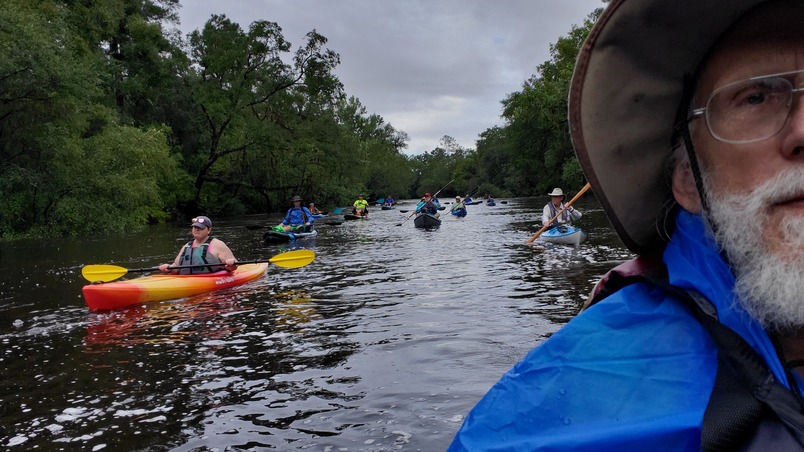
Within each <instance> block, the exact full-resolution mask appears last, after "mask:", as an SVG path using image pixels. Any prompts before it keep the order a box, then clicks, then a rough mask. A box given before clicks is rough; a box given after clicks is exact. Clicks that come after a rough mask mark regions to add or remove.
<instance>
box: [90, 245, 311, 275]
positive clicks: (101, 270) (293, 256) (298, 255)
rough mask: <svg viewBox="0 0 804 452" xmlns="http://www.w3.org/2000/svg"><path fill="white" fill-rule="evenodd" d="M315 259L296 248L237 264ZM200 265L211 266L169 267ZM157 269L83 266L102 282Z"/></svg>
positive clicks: (297, 264) (280, 264)
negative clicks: (266, 257)
mask: <svg viewBox="0 0 804 452" xmlns="http://www.w3.org/2000/svg"><path fill="white" fill-rule="evenodd" d="M313 259H315V253H314V252H313V251H312V250H296V251H288V252H287V253H282V254H277V255H276V256H274V257H272V258H270V259H268V260H265V259H255V260H251V261H237V264H238V265H242V264H259V263H263V262H270V263H272V264H274V265H276V266H278V267H284V268H299V267H304V266H305V265H307V264H309V263H310V262H312V261H313ZM200 267H209V264H197V265H180V266H176V267H173V266H170V267H168V268H169V269H170V270H176V269H180V268H200ZM155 271H159V267H147V268H125V267H119V266H117V265H105V264H99V265H85V266H84V267H83V268H81V274H82V275H83V276H84V278H86V279H87V280H88V281H101V282H109V281H114V280H115V279H117V278H121V277H123V276H125V275H126V273H140V272H155Z"/></svg>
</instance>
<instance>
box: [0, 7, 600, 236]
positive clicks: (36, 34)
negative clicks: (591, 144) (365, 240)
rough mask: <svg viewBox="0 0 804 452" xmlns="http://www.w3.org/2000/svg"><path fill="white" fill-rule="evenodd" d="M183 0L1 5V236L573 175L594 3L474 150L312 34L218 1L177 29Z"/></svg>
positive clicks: (124, 227) (510, 188) (524, 192)
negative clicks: (419, 123)
mask: <svg viewBox="0 0 804 452" xmlns="http://www.w3.org/2000/svg"><path fill="white" fill-rule="evenodd" d="M179 7H180V4H179V1H178V0H110V1H106V2H76V1H74V0H38V1H35V2H31V1H29V0H8V1H7V2H6V4H5V5H4V8H2V9H0V195H1V196H0V209H2V210H0V211H2V212H3V215H2V216H0V238H5V239H8V238H14V237H21V236H28V235H43V234H63V235H67V234H72V235H87V234H98V233H110V232H124V231H128V230H133V229H136V228H140V227H143V226H144V225H147V224H149V223H155V222H161V221H166V220H170V219H178V218H181V217H189V216H193V215H197V214H198V213H206V214H209V215H237V214H246V213H259V212H276V211H281V210H284V209H285V208H287V206H288V200H289V198H290V197H291V196H293V195H296V194H299V195H302V196H303V197H304V198H305V199H308V200H311V201H314V202H316V203H317V204H319V205H322V206H327V205H330V206H336V205H344V204H347V203H348V204H351V202H352V201H353V200H354V197H355V196H356V194H357V193H366V194H367V199H370V200H372V199H376V198H381V197H385V196H387V195H391V196H393V197H395V198H398V199H399V198H405V197H418V196H420V195H421V194H422V193H423V192H424V191H432V190H437V189H438V188H440V187H442V186H443V185H444V184H446V183H447V182H448V181H450V180H453V179H454V183H452V184H450V186H449V187H448V188H447V189H445V191H444V194H443V195H442V196H445V195H454V194H465V193H468V192H470V191H473V190H478V191H479V193H480V194H493V195H494V196H530V195H538V194H543V193H545V192H546V190H548V188H550V187H552V186H580V185H581V183H582V175H581V172H580V168H579V165H578V164H577V161H576V160H575V157H574V154H573V152H572V147H571V144H570V142H569V137H568V131H567V119H566V116H567V115H566V109H567V91H568V84H569V79H570V76H571V73H572V67H573V64H574V61H575V56H576V55H577V52H578V50H579V48H580V46H581V44H582V42H583V40H584V38H585V37H586V35H587V34H588V31H589V28H590V27H591V25H592V23H593V21H594V20H595V19H596V17H597V16H598V15H599V10H598V11H596V12H594V13H593V14H591V15H590V16H589V17H588V18H587V20H586V21H585V23H584V24H583V25H582V26H576V27H573V28H572V30H571V31H570V33H569V34H568V35H567V36H564V37H561V38H559V39H558V41H557V42H556V43H555V44H554V45H552V46H551V47H550V54H551V60H549V61H546V62H544V63H542V64H541V65H539V66H538V71H537V73H536V74H534V75H533V76H532V77H530V78H529V79H528V80H526V81H524V83H523V86H522V90H521V91H519V92H515V93H511V94H510V95H508V96H507V97H506V98H505V99H504V100H502V101H501V106H502V108H501V110H502V117H503V118H504V120H505V124H504V125H503V126H499V127H497V126H495V127H491V128H489V129H487V130H485V131H482V132H481V133H480V134H479V139H478V140H477V142H476V143H474V145H475V148H465V147H463V146H462V145H461V144H459V143H457V142H456V140H455V139H454V138H452V137H450V136H448V135H444V137H443V138H442V139H441V141H440V143H439V145H438V146H437V147H436V148H435V149H433V150H431V151H429V152H426V153H424V154H421V155H416V156H410V155H406V154H405V150H406V148H407V142H408V140H409V138H408V135H407V134H406V133H405V132H404V131H401V130H397V129H396V128H394V127H393V126H392V125H391V124H390V123H388V122H386V121H385V120H384V119H383V118H382V117H381V116H379V115H377V114H374V113H370V112H369V111H368V110H367V108H366V107H364V106H363V105H362V104H361V102H360V100H359V99H357V98H355V97H354V96H349V95H348V93H347V91H348V89H347V88H348V87H345V86H344V85H343V84H342V83H341V81H340V80H339V79H338V78H337V76H336V75H335V69H336V68H337V66H338V65H339V64H340V55H339V54H338V53H337V52H336V51H334V50H332V49H329V48H327V47H326V46H327V38H326V37H324V36H323V35H321V34H319V33H318V32H316V30H311V31H310V32H308V33H307V35H306V36H305V38H304V39H303V40H302V41H301V42H300V43H297V44H295V45H294V43H291V42H289V41H288V40H286V39H285V37H284V36H283V33H282V28H281V26H280V24H277V23H275V22H270V21H268V20H262V19H260V20H255V21H254V22H252V23H251V24H250V25H249V26H248V27H247V28H244V27H243V26H241V25H240V24H238V23H236V22H233V21H232V20H230V19H229V18H227V17H226V16H225V15H213V16H211V17H210V18H209V20H207V22H206V24H205V25H204V26H203V28H201V29H198V30H195V31H193V32H192V33H190V34H189V35H188V36H186V37H185V36H181V34H180V33H179V32H178V30H177V29H176V28H171V27H173V26H174V25H175V24H176V20H177V12H178V8H179Z"/></svg>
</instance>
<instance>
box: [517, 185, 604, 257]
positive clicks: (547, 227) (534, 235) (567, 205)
mask: <svg viewBox="0 0 804 452" xmlns="http://www.w3.org/2000/svg"><path fill="white" fill-rule="evenodd" d="M590 187H591V185H589V184H588V183H587V184H586V185H584V186H583V188H582V189H581V191H579V192H578V194H577V195H575V197H574V198H572V199H571V200H570V202H568V203H566V204H564V208H562V209H561V210H559V211H558V213H557V214H556V216H554V217H553V218H552V219H551V220H550V221H548V222H547V224H545V225H544V226H542V228H541V229H539V230H538V231H536V233H535V234H533V237H531V238H529V239H528V243H532V242H533V241H534V240H536V239H537V238H539V236H540V235H542V232H544V231H546V230H547V229H549V228H550V225H551V224H553V222H554V221H556V218H558V217H559V216H560V215H561V214H562V213H564V211H565V210H567V208H568V207H569V206H571V205H572V203H574V202H575V201H577V200H578V198H580V197H581V195H583V194H584V193H586V190H589V188H590Z"/></svg>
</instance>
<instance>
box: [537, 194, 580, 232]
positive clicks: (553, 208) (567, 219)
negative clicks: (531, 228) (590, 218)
mask: <svg viewBox="0 0 804 452" xmlns="http://www.w3.org/2000/svg"><path fill="white" fill-rule="evenodd" d="M547 195H548V196H550V202H548V203H547V204H546V205H545V206H544V209H543V210H542V226H547V225H548V224H549V225H550V227H551V228H554V227H557V226H566V225H570V224H572V222H573V221H578V220H580V219H581V216H582V214H581V212H579V211H578V210H576V209H575V208H574V207H572V206H569V207H567V208H566V209H564V199H565V198H566V197H567V196H566V195H565V194H564V191H563V190H561V189H560V188H554V189H553V191H551V192H550V193H548V194H547ZM561 209H564V210H563V211H562V210H561ZM559 212H561V215H558V213H559ZM556 215H558V217H556ZM553 218H555V220H553ZM550 220H553V222H552V223H550Z"/></svg>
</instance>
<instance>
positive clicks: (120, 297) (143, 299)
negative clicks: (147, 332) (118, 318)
mask: <svg viewBox="0 0 804 452" xmlns="http://www.w3.org/2000/svg"><path fill="white" fill-rule="evenodd" d="M267 270H268V263H267V262H263V263H258V264H244V265H240V266H238V267H237V270H235V271H233V272H231V273H230V272H227V271H220V272H216V273H207V274H196V275H161V274H157V275H151V276H143V277H141V278H135V279H129V280H126V281H115V282H107V283H96V284H88V285H86V286H84V288H83V289H82V291H83V293H84V300H86V302H87V306H88V307H89V309H90V311H104V310H108V309H115V308H120V307H123V306H129V305H133V304H138V303H148V302H151V301H161V300H172V299H176V298H184V297H189V296H191V295H198V294H201V293H205V292H212V291H214V290H220V289H226V288H228V287H233V286H237V285H239V284H243V283H245V282H248V281H251V280H253V279H256V278H259V277H260V276H262V275H264V274H265V272H266V271H267Z"/></svg>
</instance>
